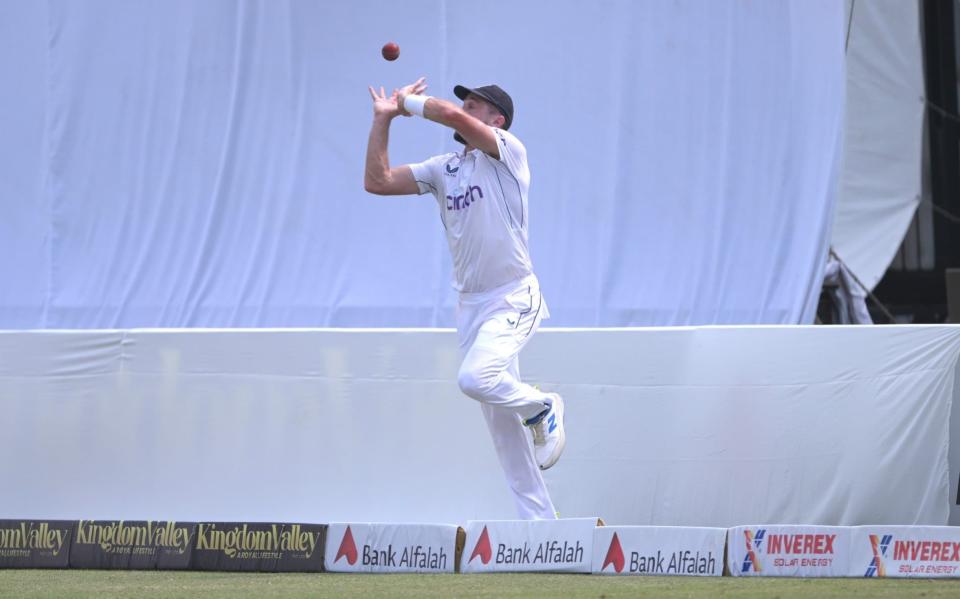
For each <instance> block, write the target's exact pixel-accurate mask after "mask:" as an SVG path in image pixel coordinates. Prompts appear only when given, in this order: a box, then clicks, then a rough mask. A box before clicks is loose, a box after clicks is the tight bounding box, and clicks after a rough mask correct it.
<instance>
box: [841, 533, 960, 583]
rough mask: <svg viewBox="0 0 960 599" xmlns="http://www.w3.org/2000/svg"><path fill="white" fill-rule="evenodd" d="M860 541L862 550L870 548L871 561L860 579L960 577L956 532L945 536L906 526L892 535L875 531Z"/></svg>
mask: <svg viewBox="0 0 960 599" xmlns="http://www.w3.org/2000/svg"><path fill="white" fill-rule="evenodd" d="M944 528H946V527H944ZM933 535H937V536H936V537H934V536H933ZM941 535H942V536H941ZM931 537H933V538H931ZM950 537H953V538H950ZM861 538H862V539H863V540H861V541H860V543H861V548H862V547H863V546H864V545H867V546H869V553H866V552H864V553H866V554H865V555H864V558H868V560H869V561H868V562H867V568H866V570H865V571H864V570H860V572H858V573H857V574H858V575H860V576H864V577H867V578H873V577H878V578H879V577H885V576H921V577H930V576H956V575H957V574H958V573H960V535H958V534H957V533H956V532H954V531H947V532H946V533H943V532H941V530H938V529H933V530H931V529H917V528H911V527H908V526H905V527H898V528H897V530H892V531H891V530H882V529H881V530H874V531H872V532H870V534H864V536H863V537H861ZM859 563H860V564H863V563H864V562H863V561H861V562H859ZM860 567H861V568H862V567H863V566H862V565H861V566H860Z"/></svg>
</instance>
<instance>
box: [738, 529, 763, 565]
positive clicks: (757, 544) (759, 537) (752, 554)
mask: <svg viewBox="0 0 960 599" xmlns="http://www.w3.org/2000/svg"><path fill="white" fill-rule="evenodd" d="M766 534H767V530H766V529H765V528H758V529H757V531H756V532H754V531H752V530H750V529H747V530H744V531H743V535H744V537H745V540H746V542H747V555H746V556H745V557H744V558H743V566H742V567H741V568H740V571H741V572H749V571H750V570H751V569H752V570H753V571H754V572H761V571H762V570H761V569H760V560H759V559H757V552H761V551H762V550H763V537H764V536H765V535H766Z"/></svg>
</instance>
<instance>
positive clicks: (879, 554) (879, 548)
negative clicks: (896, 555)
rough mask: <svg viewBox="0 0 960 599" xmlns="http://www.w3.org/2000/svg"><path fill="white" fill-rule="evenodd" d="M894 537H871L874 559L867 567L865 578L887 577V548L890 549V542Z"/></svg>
mask: <svg viewBox="0 0 960 599" xmlns="http://www.w3.org/2000/svg"><path fill="white" fill-rule="evenodd" d="M891 540H893V535H883V536H880V535H870V548H871V549H872V550H873V559H871V560H870V565H869V566H867V572H866V574H864V576H867V577H872V576H886V575H887V569H886V567H885V566H884V563H883V558H884V556H886V555H887V548H888V547H890V541H891Z"/></svg>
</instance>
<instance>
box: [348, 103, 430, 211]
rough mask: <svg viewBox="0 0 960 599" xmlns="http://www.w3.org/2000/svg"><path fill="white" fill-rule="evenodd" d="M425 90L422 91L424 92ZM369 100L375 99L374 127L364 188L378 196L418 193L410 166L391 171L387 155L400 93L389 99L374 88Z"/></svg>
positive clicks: (398, 112) (371, 130)
mask: <svg viewBox="0 0 960 599" xmlns="http://www.w3.org/2000/svg"><path fill="white" fill-rule="evenodd" d="M425 88H426V86H423V88H421V90H422V89H425ZM369 89H370V96H371V97H372V98H373V125H372V126H371V127H370V137H369V139H368V140H367V163H366V167H365V168H364V172H363V188H364V189H365V190H367V191H368V192H370V193H375V194H377V195H408V194H415V193H419V191H420V189H419V188H418V186H417V182H416V181H415V180H414V179H413V171H411V170H410V167H409V166H406V165H404V166H399V167H394V168H390V158H389V156H388V155H387V145H388V143H389V140H390V122H391V121H393V119H394V118H395V117H396V116H397V115H399V114H400V110H399V109H398V108H397V94H398V92H397V90H394V91H393V94H392V95H390V96H387V94H386V92H385V91H384V89H383V88H382V87H381V88H380V93H379V94H378V93H377V91H376V90H375V89H373V88H372V87H371V88H369Z"/></svg>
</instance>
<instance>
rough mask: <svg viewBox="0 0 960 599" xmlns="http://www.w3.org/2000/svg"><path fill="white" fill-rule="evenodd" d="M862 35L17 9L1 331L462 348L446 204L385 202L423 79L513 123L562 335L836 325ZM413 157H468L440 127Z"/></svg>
mask: <svg viewBox="0 0 960 599" xmlns="http://www.w3.org/2000/svg"><path fill="white" fill-rule="evenodd" d="M845 23H846V21H845V14H844V11H843V3H842V2H838V1H834V0H779V1H776V2H752V3H746V2H735V1H732V0H730V1H723V2H715V1H711V0H700V1H688V2H672V3H665V2H659V1H654V0H651V1H646V2H631V1H626V0H623V1H617V2H606V3H603V4H602V5H600V6H593V5H591V6H590V7H589V8H587V7H586V6H585V5H584V4H583V3H582V2H580V1H578V0H562V1H556V0H551V1H550V2H547V1H538V2H521V3H516V2H512V1H509V0H496V1H491V2H484V3H481V4H470V3H462V2H453V1H450V0H416V1H414V2H407V3H395V2H394V3H391V2H380V1H375V0H363V1H349V2H348V1H346V0H344V1H342V2H308V1H298V0H275V1H270V2H266V1H264V2H257V1H253V0H250V1H243V2H234V1H232V0H229V1H228V0H216V1H210V2H194V1H192V0H171V1H169V2H161V3H157V2H149V1H147V0H139V1H134V2H130V1H129V0H94V1H90V2H82V3H77V2H72V1H69V0H49V1H48V2H43V3H40V2H7V3H3V4H2V6H0V44H2V49H3V50H4V52H0V76H2V81H3V91H4V93H2V94H0V119H2V121H0V124H2V125H3V126H4V127H3V131H4V135H3V136H0V207H2V210H3V213H4V215H5V216H4V219H3V222H2V223H0V227H2V229H0V233H2V234H0V280H2V281H3V282H4V284H3V285H0V327H4V328H34V327H36V328H85V327H94V328H97V327H108V328H109V327H134V326H163V327H167V326H185V327H197V326H257V327H260V326H319V325H324V326H326V325H330V326H412V325H418V326H420V325H422V326H438V325H440V326H445V325H451V324H452V312H451V310H450V306H451V305H452V303H453V293H452V291H451V289H450V287H449V283H448V281H449V278H450V264H449V257H448V256H447V250H446V247H445V243H444V241H443V236H442V232H441V230H440V223H439V222H438V219H437V216H436V214H435V213H434V211H435V207H434V206H433V205H432V203H431V202H430V201H429V199H424V198H419V199H413V198H411V199H382V198H375V197H372V196H369V195H367V194H365V193H364V192H363V190H362V186H361V181H362V171H363V157H364V146H365V143H366V135H367V131H368V128H369V121H370V107H369V97H368V95H367V92H366V86H367V85H368V84H371V83H372V84H384V85H387V86H395V85H399V84H403V83H405V82H408V81H410V80H412V79H413V78H415V77H416V76H419V75H421V74H424V75H427V76H428V77H429V78H430V83H431V84H432V86H431V92H432V93H435V94H438V95H443V96H446V97H451V88H452V86H453V85H454V84H455V83H460V82H465V83H476V84H483V83H489V82H499V83H500V84H501V85H502V86H503V87H505V88H506V89H507V90H509V91H510V92H511V93H512V95H513V96H514V99H515V100H516V105H517V114H516V123H515V127H514V131H515V133H516V134H517V135H518V136H519V137H520V138H521V139H522V140H523V141H524V142H525V143H526V145H527V148H528V151H529V156H530V162H531V168H532V174H533V184H532V188H531V239H532V242H531V244H532V245H531V247H532V254H533V259H534V263H535V265H536V267H537V270H538V273H539V274H540V276H541V279H542V282H543V286H544V289H545V292H546V293H547V297H548V299H549V301H550V305H551V312H552V313H553V315H554V320H553V321H552V324H554V325H591V326H592V325H599V326H607V325H627V324H687V323H694V324H695V323H798V322H811V321H812V319H813V315H814V310H815V307H816V300H817V294H818V292H819V289H820V281H821V276H822V272H823V264H824V258H825V250H826V247H827V243H828V239H829V236H830V221H831V219H832V214H833V211H834V204H835V196H836V187H837V181H838V167H839V159H840V144H841V133H842V128H843V127H842V126H843V106H844V93H845V91H844V57H843V40H844V33H845V30H844V26H845ZM390 39H394V40H396V41H398V42H399V43H400V45H401V48H402V52H403V53H402V55H401V58H400V60H399V61H397V62H396V63H387V62H385V61H383V60H382V59H381V58H380V56H379V49H380V46H381V45H382V44H383V43H384V42H385V41H387V40H390ZM391 141H392V146H391V147H392V152H391V155H392V158H393V159H394V161H395V162H412V161H417V160H421V159H423V158H425V157H426V156H429V155H431V154H436V153H440V152H443V151H446V150H450V149H453V148H455V147H456V146H455V143H454V142H453V141H452V139H451V136H450V134H449V133H447V132H446V131H444V130H442V129H440V128H439V127H437V126H435V125H432V124H428V123H424V122H419V121H413V120H411V121H405V122H398V123H397V125H396V126H395V128H394V131H393V136H392V140H391Z"/></svg>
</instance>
